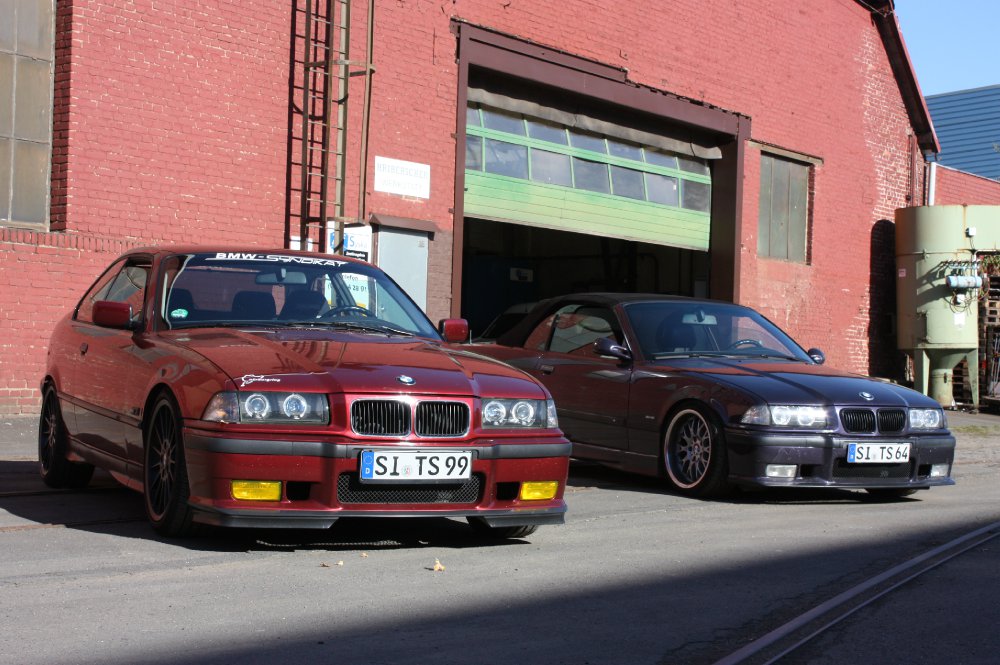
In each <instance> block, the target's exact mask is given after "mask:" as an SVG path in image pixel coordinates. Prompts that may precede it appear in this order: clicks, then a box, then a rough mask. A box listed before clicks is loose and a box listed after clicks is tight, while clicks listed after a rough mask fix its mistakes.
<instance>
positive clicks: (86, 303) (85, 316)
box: [76, 261, 125, 323]
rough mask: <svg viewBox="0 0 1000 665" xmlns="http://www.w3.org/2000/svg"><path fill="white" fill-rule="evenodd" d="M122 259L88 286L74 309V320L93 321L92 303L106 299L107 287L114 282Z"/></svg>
mask: <svg viewBox="0 0 1000 665" xmlns="http://www.w3.org/2000/svg"><path fill="white" fill-rule="evenodd" d="M124 263H125V262H124V261H120V262H118V263H116V264H115V265H114V266H112V267H111V268H109V269H108V271H107V272H105V273H104V274H103V275H101V276H100V277H99V278H98V280H97V281H96V282H94V285H93V286H91V287H90V290H89V291H87V294H86V295H85V296H83V300H81V301H80V306H79V307H78V308H77V310H76V320H77V321H83V322H85V323H93V322H94V317H93V311H94V303H95V302H97V301H98V300H107V298H106V297H105V296H106V295H107V293H108V289H110V288H111V285H112V284H113V283H114V281H115V278H116V277H118V274H119V273H120V272H121V269H122V265H123V264H124Z"/></svg>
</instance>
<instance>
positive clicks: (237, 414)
mask: <svg viewBox="0 0 1000 665" xmlns="http://www.w3.org/2000/svg"><path fill="white" fill-rule="evenodd" d="M202 420H209V421H212V422H217V423H268V424H301V425H317V424H320V425H325V424H327V423H329V422H330V405H329V403H328V402H327V400H326V395H317V394H315V393H304V394H303V393H287V392H280V393H279V392H256V393H243V392H224V393H217V394H216V395H215V396H214V397H212V399H211V400H209V402H208V406H206V407H205V413H204V414H203V415H202Z"/></svg>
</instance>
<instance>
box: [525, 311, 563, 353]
mask: <svg viewBox="0 0 1000 665" xmlns="http://www.w3.org/2000/svg"><path fill="white" fill-rule="evenodd" d="M559 311H562V310H559ZM557 316H559V312H556V313H555V314H550V315H549V316H546V317H545V318H544V319H543V320H542V322H541V323H539V324H538V325H537V326H535V329H534V330H532V331H531V334H530V335H528V338H527V339H526V340H524V348H526V349H533V350H535V351H544V350H546V349H547V348H549V338H550V337H551V336H552V323H553V322H554V321H555V319H556V317H557Z"/></svg>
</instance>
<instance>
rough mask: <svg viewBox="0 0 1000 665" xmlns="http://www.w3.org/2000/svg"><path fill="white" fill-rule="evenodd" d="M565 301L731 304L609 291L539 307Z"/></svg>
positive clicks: (562, 298) (572, 295)
mask: <svg viewBox="0 0 1000 665" xmlns="http://www.w3.org/2000/svg"><path fill="white" fill-rule="evenodd" d="M565 300H588V301H590V302H594V303H601V304H605V305H615V304H627V303H633V302H649V301H668V302H685V303H705V304H716V305H718V304H726V305H731V304H732V303H730V302H726V301H724V300H709V299H707V298H691V297H688V296H678V295H671V294H665V293H614V292H610V291H599V292H592V293H570V294H566V295H562V296H556V297H554V298H548V299H547V300H544V301H542V302H541V303H540V305H545V306H549V305H551V304H552V303H555V302H559V301H565Z"/></svg>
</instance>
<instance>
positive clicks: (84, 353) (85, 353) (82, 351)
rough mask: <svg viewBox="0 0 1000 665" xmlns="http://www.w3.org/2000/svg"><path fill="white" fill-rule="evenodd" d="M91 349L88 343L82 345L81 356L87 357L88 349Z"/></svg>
mask: <svg viewBox="0 0 1000 665" xmlns="http://www.w3.org/2000/svg"><path fill="white" fill-rule="evenodd" d="M89 348H90V347H89V346H87V343H86V342H84V343H83V344H81V345H80V355H81V356H85V355H87V349H89Z"/></svg>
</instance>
